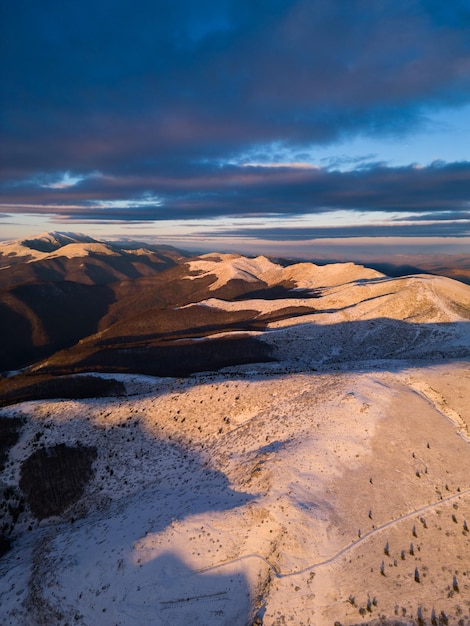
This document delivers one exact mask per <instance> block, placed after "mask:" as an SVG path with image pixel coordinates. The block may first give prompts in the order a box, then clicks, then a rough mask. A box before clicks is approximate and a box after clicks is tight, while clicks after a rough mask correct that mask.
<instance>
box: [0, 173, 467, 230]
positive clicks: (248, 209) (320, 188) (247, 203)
mask: <svg viewBox="0 0 470 626" xmlns="http://www.w3.org/2000/svg"><path fill="white" fill-rule="evenodd" d="M70 177H71V178H73V180H76V183H75V184H74V185H61V186H52V185H51V184H44V183H42V182H41V183H38V184H36V186H34V185H32V183H31V181H30V180H27V181H25V182H24V184H21V181H16V182H15V184H14V185H10V186H7V185H5V186H4V189H3V198H2V203H1V204H0V208H1V209H3V210H4V211H8V212H10V213H15V212H18V213H21V212H28V213H38V214H51V213H55V214H57V215H60V216H62V217H63V218H66V217H78V216H82V217H83V218H86V219H90V220H92V219H97V220H98V219H100V220H101V219H108V220H110V221H112V220H115V219H119V220H123V219H124V220H125V219H128V220H130V221H132V220H135V219H139V220H142V219H146V220H148V221H154V220H167V219H194V218H204V219H207V218H219V217H227V216H235V217H243V216H264V217H269V216H272V215H277V216H278V217H279V216H280V217H284V218H288V217H294V216H301V215H313V214H326V213H330V212H333V211H338V210H346V211H347V210H349V211H352V212H353V213H360V212H366V213H389V214H393V215H395V214H400V213H402V214H404V219H407V216H408V215H409V214H413V215H420V214H421V215H422V216H423V217H422V220H428V219H430V220H433V219H434V217H433V216H434V215H435V216H436V218H435V220H440V221H442V220H443V219H447V218H446V216H448V218H449V219H452V220H457V219H459V217H460V218H461V219H467V218H468V213H469V207H470V204H469V203H470V162H462V163H442V162H435V163H433V164H431V165H429V166H427V167H421V168H416V167H414V166H413V165H411V166H407V167H387V166H384V165H380V164H379V165H372V166H370V167H369V168H365V167H361V168H360V169H358V170H348V171H339V170H332V171H331V170H328V169H324V168H319V167H316V168H305V167H297V166H294V167H287V166H283V167H269V166H265V165H263V166H262V167H260V166H236V165H230V166H224V167H219V166H217V165H214V164H210V163H209V164H196V165H194V166H193V167H187V168H186V169H185V170H182V171H179V172H177V173H173V174H172V173H171V171H168V172H165V173H164V174H156V173H152V171H148V172H142V173H141V174H140V175H137V174H129V175H128V176H125V175H122V176H102V175H100V176H98V175H86V174H85V173H84V174H82V175H80V176H78V175H76V176H75V175H72V174H70ZM56 178H57V177H56ZM56 178H53V179H54V180H55V179H56ZM39 180H40V181H42V180H43V179H42V178H39ZM422 220H421V221H422ZM415 221H418V218H416V219H415Z"/></svg>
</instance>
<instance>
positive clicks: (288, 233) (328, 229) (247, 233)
mask: <svg viewBox="0 0 470 626" xmlns="http://www.w3.org/2000/svg"><path fill="white" fill-rule="evenodd" d="M198 234H199V236H209V235H212V236H213V234H214V233H213V232H210V233H209V232H199V233H198ZM217 236H218V237H226V238H228V239H230V238H234V239H236V238H243V239H257V240H264V241H278V242H292V241H311V240H314V239H357V238H363V237H373V238H377V237H413V238H414V237H420V238H429V237H459V238H468V237H469V236H470V221H469V222H467V223H466V224H465V225H464V226H462V224H461V223H455V222H448V223H446V224H442V223H439V224H438V223H430V224H418V225H417V224H415V223H413V222H409V223H407V224H361V225H354V226H318V227H311V226H301V227H297V228H294V227H269V226H267V227H264V228H231V229H227V230H225V231H224V230H222V229H219V230H218V231H217Z"/></svg>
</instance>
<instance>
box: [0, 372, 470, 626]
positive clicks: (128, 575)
mask: <svg viewBox="0 0 470 626" xmlns="http://www.w3.org/2000/svg"><path fill="white" fill-rule="evenodd" d="M257 369H258V371H257V373H255V371H256V370H254V366H249V368H248V367H245V368H238V371H236V370H235V369H234V368H232V370H231V371H230V372H227V373H219V374H214V375H209V374H207V375H194V376H192V377H191V378H189V379H187V380H181V379H153V378H145V377H134V376H122V377H120V378H121V379H122V380H124V381H125V383H126V385H127V389H128V393H129V395H128V397H126V398H117V399H102V400H97V399H95V400H81V401H65V400H62V401H60V400H58V401H41V402H30V403H23V404H21V405H17V406H15V407H10V408H9V409H3V411H2V414H3V415H12V416H13V415H17V416H18V415H21V416H23V417H24V418H25V420H26V425H25V427H24V429H23V431H22V436H21V438H20V440H19V442H18V443H17V444H16V446H15V447H14V449H13V450H12V453H11V457H10V458H11V461H10V463H9V465H8V466H7V469H6V471H5V473H4V476H3V480H4V481H5V482H7V483H10V484H15V483H16V482H17V480H18V475H17V472H18V468H19V463H20V462H21V460H23V459H25V458H26V457H27V456H28V455H29V454H30V453H31V451H32V449H33V448H34V446H35V445H37V444H35V441H37V437H38V435H37V433H42V436H41V439H40V441H41V445H51V444H53V443H70V444H73V445H76V444H77V443H79V444H81V445H95V446H96V447H97V448H98V450H99V453H98V459H97V461H96V462H95V477H94V479H93V480H92V482H91V483H90V484H89V486H88V488H87V492H86V495H85V497H84V498H82V500H81V501H80V502H79V503H78V504H76V505H75V506H73V507H72V508H71V509H70V510H69V511H67V514H66V515H65V516H64V518H63V519H58V518H49V519H46V520H43V521H42V522H34V521H33V520H32V519H30V517H29V516H28V515H26V514H24V516H23V518H22V520H21V521H20V523H19V525H18V531H17V537H16V539H15V541H14V546H13V549H12V550H11V551H10V552H9V553H8V554H7V555H5V556H4V557H3V559H2V560H1V561H0V575H1V579H0V589H1V595H2V602H1V606H0V618H1V622H2V623H5V624H6V623H8V624H18V625H23V624H36V623H37V624H46V623H47V624H66V623H77V624H87V625H88V624H89V625H91V624H98V623H99V624H110V625H111V624H113V625H114V624H122V625H124V624H149V625H150V624H168V625H175V624H176V625H179V624H181V625H183V624H198V623H199V624H227V625H228V624H231V625H232V624H233V625H235V624H240V625H243V624H247V623H251V621H252V620H253V619H254V616H255V615H256V614H257V613H258V614H259V615H260V616H261V615H262V616H263V620H264V621H263V623H264V624H284V623H286V624H288V623H292V624H300V623H304V624H315V625H322V624H325V625H326V624H333V623H334V622H335V620H337V621H340V622H341V623H343V624H353V623H360V622H361V621H363V618H362V616H361V613H360V612H359V611H360V609H364V610H365V612H366V615H367V616H369V617H370V618H371V619H372V618H374V617H375V618H377V617H378V616H379V615H385V616H387V617H388V618H390V619H392V618H396V616H397V615H399V616H400V617H403V615H402V614H403V611H404V610H405V611H406V616H408V617H410V618H412V619H417V617H418V611H421V613H420V614H422V615H423V616H424V617H425V618H426V619H428V621H429V623H430V619H431V612H432V610H433V609H434V610H435V611H437V614H438V615H439V613H440V611H444V612H445V613H446V614H447V615H449V616H455V617H457V614H458V612H459V611H461V617H462V618H463V619H466V620H467V621H464V622H463V623H468V620H469V619H470V617H469V616H470V604H469V601H470V594H469V589H470V557H469V554H470V551H469V548H470V542H469V535H468V532H466V531H465V530H464V523H465V521H466V520H470V497H469V496H470V491H469V490H470V481H469V476H470V472H469V468H470V455H469V440H468V430H467V429H468V424H469V421H470V418H469V414H468V409H467V408H466V407H468V406H470V403H469V399H470V398H469V395H470V385H468V381H469V379H470V367H469V365H468V363H453V364H445V365H435V364H434V365H430V364H429V365H423V366H421V367H411V368H409V367H406V366H404V367H403V368H400V367H399V366H398V365H397V366H396V368H395V371H380V370H373V369H370V370H369V371H362V372H349V373H348V372H342V373H334V372H322V373H320V372H312V373H305V372H304V373H297V374H295V373H289V374H281V373H279V372H277V373H276V372H275V371H269V369H266V371H264V372H263V368H262V366H259V367H258V368H257ZM465 411H466V412H465ZM418 474H419V476H418ZM453 516H454V517H455V518H456V520H457V521H454V519H453ZM423 519H424V520H425V522H424V523H423V521H422V520H423ZM29 526H31V529H30V530H27V528H28V527H29ZM413 527H414V528H415V530H414V531H413ZM411 543H413V544H414V545H413V550H412V551H413V552H414V554H412V555H411V554H410V544H411ZM386 545H388V548H387V549H386V551H385V547H386ZM384 551H385V552H384ZM402 551H404V556H403V555H402ZM387 553H388V554H387ZM382 562H383V566H382ZM417 567H418V569H419V571H420V572H421V582H420V583H417V582H415V580H414V575H415V569H416V568H417ZM381 568H382V569H383V570H384V574H382V573H381ZM454 576H455V577H457V579H458V587H459V592H456V591H455V590H453V582H455V581H454V580H453V579H454ZM450 591H452V594H450V593H449V592H450ZM351 598H354V601H353V602H352V601H351ZM374 598H375V602H376V604H373V603H372V601H373V600H374ZM368 600H370V603H369V604H370V606H369V609H370V611H369V610H368V609H367V603H368ZM397 607H398V608H397ZM459 607H460V608H459ZM457 621H458V620H457ZM457 621H455V622H452V621H451V622H449V623H455V624H457ZM405 623H406V622H405ZM411 623H412V622H411Z"/></svg>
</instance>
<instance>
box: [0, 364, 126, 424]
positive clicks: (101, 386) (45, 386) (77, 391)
mask: <svg viewBox="0 0 470 626" xmlns="http://www.w3.org/2000/svg"><path fill="white" fill-rule="evenodd" d="M124 394H125V386H124V384H123V383H121V382H120V381H118V380H114V379H109V378H101V377H100V376H54V377H51V376H49V375H36V376H29V375H27V374H19V375H18V376H15V377H12V378H6V379H4V380H3V381H2V382H1V384H0V406H2V405H7V404H16V403H17V402H25V401H27V400H48V399H52V398H65V399H68V400H80V399H82V398H102V397H109V396H111V397H112V396H120V395H124ZM8 421H12V420H8ZM0 428H1V422H0ZM0 432H1V431H0Z"/></svg>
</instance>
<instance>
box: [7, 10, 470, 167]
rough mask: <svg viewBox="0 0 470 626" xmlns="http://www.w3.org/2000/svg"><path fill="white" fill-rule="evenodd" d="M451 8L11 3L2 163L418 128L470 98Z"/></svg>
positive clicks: (212, 149) (113, 162) (298, 142)
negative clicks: (436, 110) (433, 110)
mask: <svg viewBox="0 0 470 626" xmlns="http://www.w3.org/2000/svg"><path fill="white" fill-rule="evenodd" d="M441 5H442V3H438V2H433V1H430V0H421V1H417V2H413V3H410V2H409V1H408V0H393V1H392V0H383V1H382V2H380V3H379V2H377V3H369V2H367V3H366V2H364V1H363V0H350V1H349V2H347V3H345V2H344V1H342V0H331V1H329V2H324V1H323V0H269V1H268V0H259V1H258V2H253V3H247V2H245V1H242V0H225V1H223V0H220V1H219V2H215V1H214V0H200V1H199V2H198V3H194V2H191V1H190V0H179V1H177V2H173V3H170V2H168V1H167V0H157V1H155V2H152V3H148V2H143V1H142V0H137V1H133V2H130V0H121V1H120V2H114V1H113V2H111V0H102V1H101V2H99V3H96V2H91V0H83V1H82V2H80V3H64V2H62V1H60V0H49V1H48V2H44V3H38V2H34V1H33V0H21V1H20V2H15V3H7V6H6V7H5V8H4V9H3V11H2V27H1V29H2V30H1V33H0V34H1V37H2V47H3V53H2V61H1V66H0V70H1V75H2V83H3V85H4V86H6V89H4V95H3V98H2V105H3V116H4V122H5V124H4V130H3V133H2V137H1V140H2V145H3V146H4V150H3V156H4V165H5V167H6V168H7V170H9V171H10V174H11V175H16V176H18V175H20V176H21V175H22V176H23V177H27V176H28V175H30V174H31V173H32V172H35V171H36V170H37V169H38V168H46V169H47V170H50V169H55V170H58V169H60V168H63V167H64V160H65V162H66V168H67V169H69V170H71V171H77V170H78V171H80V170H83V169H84V168H86V167H88V168H90V169H98V170H100V171H106V172H110V171H116V170H122V169H124V168H125V167H126V165H127V166H129V165H130V167H134V168H136V167H138V166H139V165H143V164H145V163H148V162H149V161H152V162H153V163H154V164H155V166H158V164H159V162H161V161H167V160H168V159H169V160H171V159H176V160H179V159H182V160H184V159H189V160H191V159H194V158H204V157H206V158H215V157H219V158H221V157H226V156H227V155H228V154H232V155H236V154H238V153H239V152H241V151H243V150H245V149H246V148H247V147H248V146H251V147H255V146H257V145H258V146H260V145H265V144H269V143H271V142H273V141H278V142H284V143H285V144H287V145H290V146H297V147H298V148H299V149H300V150H301V148H302V146H303V145H307V144H311V143H312V142H313V143H319V142H320V143H321V142H330V141H332V140H334V139H336V138H338V137H343V136H345V135H347V134H350V133H356V132H362V133H367V134H374V133H387V132H388V133H392V134H393V135H396V134H397V133H399V132H405V131H406V130H407V129H409V128H410V127H414V126H415V125H416V124H418V123H425V121H426V110H429V107H436V106H442V105H456V104H459V103H463V102H467V101H468V98H469V93H470V72H469V69H470V60H469V59H470V55H469V51H470V49H469V48H470V19H469V16H470V12H469V10H468V9H466V7H465V4H464V3H460V2H457V1H456V2H453V3H452V4H451V5H449V6H448V7H447V8H446V9H443V8H442V6H441Z"/></svg>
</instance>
